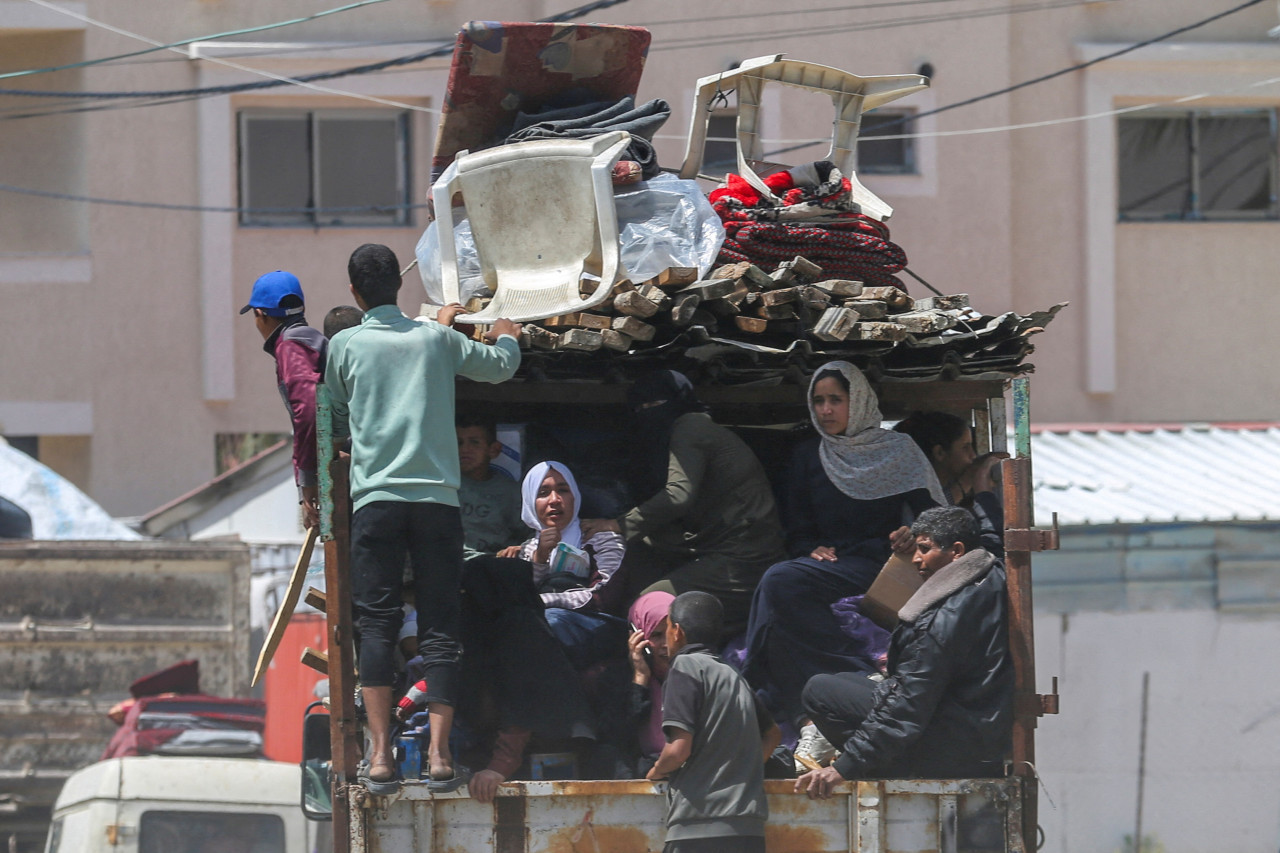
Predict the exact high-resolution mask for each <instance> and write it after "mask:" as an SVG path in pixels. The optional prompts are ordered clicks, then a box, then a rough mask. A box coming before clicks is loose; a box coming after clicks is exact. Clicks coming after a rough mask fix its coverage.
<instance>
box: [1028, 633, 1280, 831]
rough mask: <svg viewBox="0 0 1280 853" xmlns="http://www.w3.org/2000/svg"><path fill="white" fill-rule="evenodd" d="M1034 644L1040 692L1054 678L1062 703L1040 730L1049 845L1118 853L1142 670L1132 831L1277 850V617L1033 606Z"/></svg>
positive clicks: (1128, 815) (1125, 824)
mask: <svg viewBox="0 0 1280 853" xmlns="http://www.w3.org/2000/svg"><path fill="white" fill-rule="evenodd" d="M1036 645H1037V651H1036V668H1037V677H1038V681H1039V684H1038V689H1039V691H1040V692H1047V691H1048V689H1049V684H1050V678H1051V677H1052V676H1054V675H1057V676H1059V692H1060V694H1061V703H1062V712H1061V714H1060V715H1059V716H1057V717H1045V718H1043V719H1042V720H1041V722H1040V728H1039V731H1038V737H1037V758H1038V759H1039V760H1038V761H1037V766H1038V767H1039V770H1040V773H1041V775H1042V777H1043V781H1044V784H1045V787H1046V788H1047V791H1048V796H1047V797H1046V796H1045V795H1044V793H1043V792H1042V794H1041V797H1040V823H1041V825H1042V826H1043V827H1044V829H1045V832H1046V836H1047V840H1046V843H1045V847H1044V850H1045V851H1046V853H1105V851H1112V850H1120V849H1122V845H1123V843H1124V838H1125V836H1127V835H1131V834H1132V833H1133V827H1134V811H1135V805H1136V802H1137V768H1138V744H1139V730H1140V720H1141V710H1142V708H1141V702H1142V675H1143V672H1144V671H1148V672H1150V673H1151V677H1150V696H1149V704H1148V716H1147V748H1146V756H1147V758H1146V793H1145V796H1144V818H1143V835H1144V836H1154V837H1155V838H1156V839H1158V840H1159V841H1160V843H1161V844H1163V846H1164V850H1165V851H1166V853H1199V851H1204V852H1205V853H1210V852H1211V851H1212V853H1220V851H1231V853H1251V852H1252V851H1258V853H1262V851H1268V853H1274V851H1275V850H1276V849H1277V847H1280V751H1278V750H1277V749H1276V746H1277V743H1280V679H1277V678H1276V675H1277V672H1276V664H1275V662H1274V661H1275V658H1274V649H1275V648H1276V647H1277V646H1278V645H1280V618H1277V617H1276V616H1275V615H1274V614H1272V615H1260V616H1240V615H1229V614H1223V613H1221V612H1218V611H1214V610H1179V611H1167V612H1147V613H1142V612H1128V613H1072V614H1065V615H1059V614H1050V613H1038V614H1037V624H1036ZM1049 798H1052V800H1053V805H1051V804H1050V803H1049Z"/></svg>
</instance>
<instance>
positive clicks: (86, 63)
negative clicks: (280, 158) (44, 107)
mask: <svg viewBox="0 0 1280 853" xmlns="http://www.w3.org/2000/svg"><path fill="white" fill-rule="evenodd" d="M31 2H33V3H36V5H39V6H45V7H46V8H54V9H55V10H56V9H57V7H54V6H53V4H47V3H43V2H40V0H31ZM385 2H386V0H359V2H357V3H349V4H347V5H346V6H339V7H337V8H336V9H327V10H325V11H323V12H316V13H315V14H314V15H307V16H305V17H302V18H293V19H291V20H288V21H279V22H277V23H274V24H263V25H262V26H260V27H246V28H245V29H241V30H229V31H227V32H224V33H214V34H213V35H207V36H197V37H195V38H189V39H183V40H182V41H174V42H168V43H166V44H157V45H154V46H152V47H148V48H146V49H144V50H134V51H130V52H129V53H120V54H116V55H115V56H104V57H102V58H100V59H86V60H83V61H81V62H71V63H68V64H66V65H51V66H48V67H46V68H28V69H25V70H23V71H9V72H6V73H4V74H0V80H6V79H10V78H13V77H29V76H32V75H35V74H48V73H50V72H53V71H69V70H72V69H75V68H88V67H90V66H92V65H102V64H103V63H107V62H115V61H117V60H121V59H132V58H133V57H135V56H145V55H146V54H149V53H156V52H157V51H161V50H174V49H176V48H179V47H182V46H183V45H189V44H194V43H195V42H198V41H216V40H218V39H223V38H230V37H231V36H243V35H248V34H249V33H260V32H264V31H266V30H275V29H279V28H281V27H289V26H293V25H295V24H304V23H306V22H308V21H314V20H317V19H319V18H324V17H327V16H329V15H335V14H337V13H338V12H347V11H350V10H352V9H358V8H360V7H361V6H369V5H372V4H374V3H385Z"/></svg>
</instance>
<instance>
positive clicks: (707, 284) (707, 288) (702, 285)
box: [678, 278, 738, 302]
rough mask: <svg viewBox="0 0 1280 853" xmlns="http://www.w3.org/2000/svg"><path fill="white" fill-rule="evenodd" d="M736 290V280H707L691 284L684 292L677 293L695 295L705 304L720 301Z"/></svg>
mask: <svg viewBox="0 0 1280 853" xmlns="http://www.w3.org/2000/svg"><path fill="white" fill-rule="evenodd" d="M737 288H738V279H736V278H732V279H729V278H714V279H707V280H706V281H700V282H698V283H697V284H691V285H689V286H688V287H686V288H685V289H684V290H681V291H678V294H679V295H683V294H686V293H694V294H697V296H698V298H699V299H701V300H702V301H704V302H705V301H707V300H708V299H720V298H721V297H724V296H728V295H729V294H730V293H733V291H735V290H737Z"/></svg>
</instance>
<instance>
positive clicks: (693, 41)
mask: <svg viewBox="0 0 1280 853" xmlns="http://www.w3.org/2000/svg"><path fill="white" fill-rule="evenodd" d="M1090 2H1093V0H1057V2H1054V0H1044V2H1037V3H1026V4H1022V5H1020V6H1009V5H1007V4H1002V5H1000V6H987V7H985V8H982V9H971V10H969V11H966V12H948V13H945V14H940V15H917V16H914V17H912V16H908V17H902V18H884V19H882V20H878V21H863V22H860V23H854V24H842V25H839V26H832V27H823V28H821V29H814V28H812V27H800V28H797V29H792V30H751V31H749V32H745V33H725V34H724V35H722V36H718V37H713V38H705V37H698V36H689V37H687V38H680V39H667V40H666V41H664V42H663V43H662V44H661V45H660V46H658V47H654V48H650V50H649V52H650V53H658V52H662V51H667V50H685V49H688V48H690V47H695V46H696V47H721V46H724V45H730V44H740V43H742V42H751V41H757V40H759V39H760V38H761V37H762V36H768V37H770V38H786V37H788V36H805V37H806V38H809V39H817V38H822V37H823V36H831V35H842V34H845V33H855V32H868V31H872V30H886V29H894V28H896V27H908V26H917V25H921V24H937V23H946V22H950V21H963V20H969V19H973V18H992V17H1001V16H1004V15H1017V14H1021V13H1023V12H1037V11H1041V10H1044V9H1061V8H1064V7H1067V6H1084V5H1086V4H1088V3H1090Z"/></svg>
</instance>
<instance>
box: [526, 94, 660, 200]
mask: <svg viewBox="0 0 1280 853" xmlns="http://www.w3.org/2000/svg"><path fill="white" fill-rule="evenodd" d="M670 115H671V107H670V106H669V105H668V104H667V102H666V101H663V100H652V101H649V102H648V103H647V104H641V105H640V106H638V107H637V106H636V100H635V98H633V97H631V96H630V95H628V96H627V97H625V98H622V99H621V100H619V101H617V102H615V103H605V102H593V103H589V104H577V105H574V106H568V107H560V108H557V109H544V110H542V111H540V112H536V113H532V114H526V113H523V112H522V113H519V114H517V115H516V118H515V125H514V127H513V128H512V131H511V134H510V135H509V136H508V137H507V138H506V139H505V140H503V141H504V142H507V143H511V142H525V141H527V140H530V139H589V138H591V137H595V136H602V135H603V134H606V133H610V132H612V131H615V130H625V131H627V132H628V133H630V134H631V143H630V144H629V145H628V146H627V150H626V151H625V152H624V153H623V155H622V159H623V160H630V161H634V162H636V163H639V164H640V170H641V173H642V174H643V176H644V180H646V181H647V180H649V179H651V178H654V177H656V176H657V175H658V173H659V172H660V171H661V169H660V168H659V167H658V157H657V155H656V154H655V153H654V151H653V142H651V141H650V140H652V139H653V135H654V134H655V133H657V132H658V129H659V128H660V127H662V125H663V124H664V123H665V122H666V120H667V118H668V117H669V116H670Z"/></svg>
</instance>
